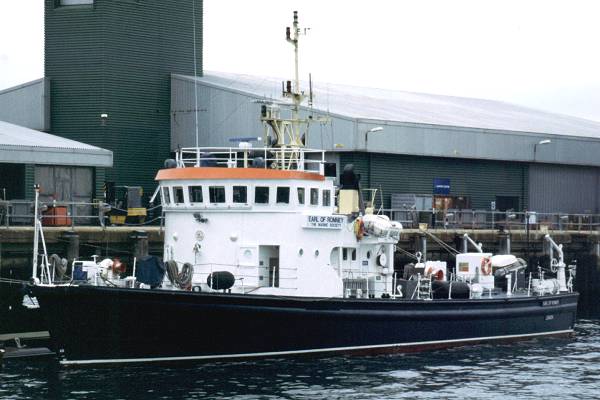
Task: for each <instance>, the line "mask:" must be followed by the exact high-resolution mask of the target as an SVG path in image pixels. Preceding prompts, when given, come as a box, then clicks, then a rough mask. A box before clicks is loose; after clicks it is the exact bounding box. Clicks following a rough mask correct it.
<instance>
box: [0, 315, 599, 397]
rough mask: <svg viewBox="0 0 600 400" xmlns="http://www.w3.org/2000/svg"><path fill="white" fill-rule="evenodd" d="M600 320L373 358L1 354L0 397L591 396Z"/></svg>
mask: <svg viewBox="0 0 600 400" xmlns="http://www.w3.org/2000/svg"><path fill="white" fill-rule="evenodd" d="M599 389H600V320H580V321H579V322H578V324H577V326H576V336H575V337H574V338H568V339H551V338H546V339H537V340H532V341H527V342H520V343H513V344H510V345H508V344H506V345H493V346H492V345H481V346H472V347H462V348H454V349H449V350H439V351H435V352H425V353H418V354H396V355H387V356H373V357H357V356H356V357H333V358H326V359H325V358H324V359H314V358H312V359H308V358H305V359H295V360H292V359H284V360H281V359H278V360H261V361H253V362H236V363H231V362H229V363H225V362H219V363H210V364H196V365H189V364H188V365H185V366H184V365H181V366H176V367H175V366H169V367H167V366H164V365H163V366H159V365H152V366H148V365H144V366H141V365H138V366H126V367H123V366H119V367H105V368H94V369H90V368H87V369H64V368H60V367H58V366H57V365H56V363H55V362H53V361H49V360H45V361H40V360H38V361H23V360H8V361H6V362H5V365H4V368H3V369H2V370H0V399H16V400H20V399H206V398H219V399H236V400H237V399H310V400H314V399H327V400H334V399H349V398H351V399H384V398H385V399H461V400H462V399H540V398H552V399H592V398H599V397H600V390H599Z"/></svg>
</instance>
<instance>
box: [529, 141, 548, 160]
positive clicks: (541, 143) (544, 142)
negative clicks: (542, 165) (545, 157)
mask: <svg viewBox="0 0 600 400" xmlns="http://www.w3.org/2000/svg"><path fill="white" fill-rule="evenodd" d="M550 143H552V140H550V139H544V140H540V141H539V142H537V143H535V144H534V145H533V161H535V155H536V153H537V147H538V146H541V145H544V144H550Z"/></svg>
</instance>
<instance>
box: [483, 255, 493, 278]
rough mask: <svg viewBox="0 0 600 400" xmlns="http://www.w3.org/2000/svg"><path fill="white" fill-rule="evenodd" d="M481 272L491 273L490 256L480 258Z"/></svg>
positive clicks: (484, 273)
mask: <svg viewBox="0 0 600 400" xmlns="http://www.w3.org/2000/svg"><path fill="white" fill-rule="evenodd" d="M481 273H482V274H483V275H491V274H492V259H491V258H490V257H483V258H482V259H481Z"/></svg>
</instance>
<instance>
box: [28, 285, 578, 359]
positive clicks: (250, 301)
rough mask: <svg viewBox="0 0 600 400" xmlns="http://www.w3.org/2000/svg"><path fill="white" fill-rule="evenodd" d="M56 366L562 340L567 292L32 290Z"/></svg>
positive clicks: (567, 326) (572, 304) (569, 308)
mask: <svg viewBox="0 0 600 400" xmlns="http://www.w3.org/2000/svg"><path fill="white" fill-rule="evenodd" d="M34 293H35V295H36V296H37V298H38V300H39V303H40V307H41V309H42V312H43V314H44V316H45V318H46V320H47V323H48V326H49V327H50V335H51V338H52V342H53V347H54V350H55V351H56V352H57V354H58V355H59V357H60V358H61V362H63V363H64V364H69V363H73V364H77V363H111V362H142V361H170V360H187V359H190V360H191V359H219V358H244V357H265V356H277V355H289V354H305V353H329V352H344V353H347V352H395V351H415V350H421V349H427V348H437V347H446V346H454V345H461V344H466V343H473V342H487V341H496V340H516V339H521V338H528V337H535V336H544V335H565V334H569V333H571V332H572V329H573V325H574V323H575V317H576V310H577V298H578V294H577V293H569V294H561V295H554V296H543V297H529V298H523V297H513V298H510V299H479V300H433V301H406V300H392V299H381V300H374V299H373V300H356V299H322V298H301V297H276V296H257V295H232V294H208V293H192V292H176V291H162V290H137V289H117V288H108V287H91V286H79V287H76V286H70V287H54V288H45V287H35V288H34Z"/></svg>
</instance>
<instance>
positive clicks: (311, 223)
mask: <svg viewBox="0 0 600 400" xmlns="http://www.w3.org/2000/svg"><path fill="white" fill-rule="evenodd" d="M345 219H346V217H342V216H332V215H307V216H306V221H305V223H304V228H316V229H342V225H343V224H344V220H345Z"/></svg>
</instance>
